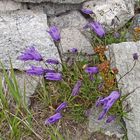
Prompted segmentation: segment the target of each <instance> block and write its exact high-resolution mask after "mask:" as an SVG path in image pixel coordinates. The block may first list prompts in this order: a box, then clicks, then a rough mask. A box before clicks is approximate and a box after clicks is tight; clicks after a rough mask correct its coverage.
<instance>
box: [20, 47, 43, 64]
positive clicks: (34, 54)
mask: <svg viewBox="0 0 140 140" xmlns="http://www.w3.org/2000/svg"><path fill="white" fill-rule="evenodd" d="M18 59H19V60H23V61H28V60H35V61H42V60H43V58H42V56H41V54H40V53H39V52H38V51H37V50H36V49H35V47H34V45H33V46H32V47H30V48H27V49H26V50H25V52H22V54H21V55H20V56H19V57H18Z"/></svg>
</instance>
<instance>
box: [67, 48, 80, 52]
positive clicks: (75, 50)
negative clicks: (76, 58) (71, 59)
mask: <svg viewBox="0 0 140 140" xmlns="http://www.w3.org/2000/svg"><path fill="white" fill-rule="evenodd" d="M69 52H71V53H77V52H78V50H77V48H72V49H70V50H69Z"/></svg>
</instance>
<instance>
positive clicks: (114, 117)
mask: <svg viewBox="0 0 140 140" xmlns="http://www.w3.org/2000/svg"><path fill="white" fill-rule="evenodd" d="M115 119H116V116H115V115H111V116H109V117H108V118H107V120H106V123H111V122H112V121H114V120H115Z"/></svg>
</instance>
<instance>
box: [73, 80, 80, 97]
mask: <svg viewBox="0 0 140 140" xmlns="http://www.w3.org/2000/svg"><path fill="white" fill-rule="evenodd" d="M81 86H82V81H81V80H79V81H77V83H76V84H75V86H74V88H73V90H72V96H76V95H78V93H79V91H80V88H81Z"/></svg>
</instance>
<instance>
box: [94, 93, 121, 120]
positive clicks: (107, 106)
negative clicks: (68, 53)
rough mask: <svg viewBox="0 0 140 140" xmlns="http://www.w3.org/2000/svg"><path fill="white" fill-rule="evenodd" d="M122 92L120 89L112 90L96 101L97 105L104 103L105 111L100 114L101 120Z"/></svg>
mask: <svg viewBox="0 0 140 140" xmlns="http://www.w3.org/2000/svg"><path fill="white" fill-rule="evenodd" d="M120 95H121V94H120V93H119V92H118V91H112V92H111V94H110V95H109V96H107V97H105V98H103V99H99V100H98V101H97V102H96V106H99V105H103V111H102V113H101V114H100V116H99V120H100V119H102V118H103V117H104V116H105V114H106V113H107V112H108V111H109V109H110V108H111V107H112V106H113V104H114V103H115V102H116V101H117V100H118V99H119V98H120Z"/></svg>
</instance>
